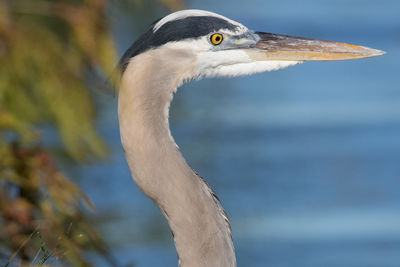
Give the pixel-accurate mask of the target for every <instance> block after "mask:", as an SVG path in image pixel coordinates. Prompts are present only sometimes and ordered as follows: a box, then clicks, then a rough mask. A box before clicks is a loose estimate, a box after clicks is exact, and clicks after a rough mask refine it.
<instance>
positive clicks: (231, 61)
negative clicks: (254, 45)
mask: <svg viewBox="0 0 400 267" xmlns="http://www.w3.org/2000/svg"><path fill="white" fill-rule="evenodd" d="M250 62H252V60H251V58H250V57H249V56H248V55H247V53H246V52H244V51H241V50H233V49H232V50H224V51H206V52H202V53H200V54H199V55H198V56H197V61H196V69H195V74H196V76H197V77H198V78H200V77H216V76H218V75H215V74H213V72H215V70H216V69H219V68H221V67H224V66H225V67H226V66H234V65H236V64H240V63H250Z"/></svg>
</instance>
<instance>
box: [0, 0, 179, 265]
mask: <svg viewBox="0 0 400 267" xmlns="http://www.w3.org/2000/svg"><path fill="white" fill-rule="evenodd" d="M120 1H122V2H129V1H132V3H133V4H134V6H135V5H138V6H140V5H141V4H143V3H141V2H142V1H140V0H124V1H123V0H120ZM114 2H117V1H114ZM160 2H161V3H163V4H164V5H166V6H168V7H169V8H171V9H177V8H182V7H183V4H182V2H181V1H180V0H160ZM107 3H108V1H107V0H0V265H6V266H7V265H8V264H9V265H10V266H15V265H18V266H26V265H37V266H44V265H47V264H51V263H52V262H54V261H63V262H66V263H68V265H71V266H90V263H89V262H87V260H86V259H85V258H84V256H83V255H84V254H83V252H84V251H85V250H87V249H90V250H92V251H95V252H97V253H98V254H100V255H102V256H103V257H104V258H105V259H106V260H107V261H108V262H109V263H110V264H111V265H115V262H114V261H113V259H112V257H111V256H110V254H109V252H108V250H107V247H106V245H105V243H104V241H103V240H102V238H101V237H100V236H99V234H98V233H97V232H96V230H95V229H93V228H92V226H91V225H90V223H89V222H88V220H87V218H86V217H85V215H84V213H83V209H82V204H83V203H86V205H87V206H91V204H90V202H89V200H88V199H87V197H86V196H85V194H84V193H83V192H82V191H81V190H80V189H79V188H78V187H77V186H76V185H75V184H74V183H72V182H71V181H70V180H69V179H68V178H67V177H66V176H65V175H64V174H63V173H61V172H60V171H59V170H58V168H57V166H56V163H55V157H54V155H53V154H52V153H50V152H49V150H48V149H49V148H47V147H45V146H44V145H43V140H42V139H43V136H42V129H44V127H46V128H49V127H50V128H53V129H55V130H56V133H57V134H58V135H59V137H60V140H61V144H62V145H61V149H60V148H59V150H61V152H62V154H64V155H67V156H68V157H69V158H70V159H72V160H73V162H75V163H76V164H79V163H80V162H87V161H88V160H93V159H103V158H105V156H106V155H107V148H106V145H105V144H104V142H103V140H102V139H101V137H100V136H99V134H98V133H97V131H96V128H95V123H94V120H95V118H96V111H95V105H94V101H93V98H92V95H91V94H90V92H89V90H88V87H89V84H88V80H89V79H88V74H89V73H103V74H104V76H108V75H109V74H110V73H112V71H113V69H114V66H115V62H116V61H117V59H116V49H115V44H114V41H113V39H112V36H111V34H110V33H109V31H108V27H107V20H106V16H105V14H106V4H107ZM153 4H154V3H153ZM153 4H151V6H152V5H153ZM110 93H111V92H110ZM56 145H59V144H56Z"/></svg>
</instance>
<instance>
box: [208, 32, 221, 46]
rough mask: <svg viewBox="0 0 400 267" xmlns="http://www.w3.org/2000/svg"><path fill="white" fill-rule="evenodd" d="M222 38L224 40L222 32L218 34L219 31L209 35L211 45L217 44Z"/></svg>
mask: <svg viewBox="0 0 400 267" xmlns="http://www.w3.org/2000/svg"><path fill="white" fill-rule="evenodd" d="M223 40H224V36H222V34H220V33H214V34H213V35H211V37H210V41H211V43H212V44H213V45H219V44H220V43H222V41H223Z"/></svg>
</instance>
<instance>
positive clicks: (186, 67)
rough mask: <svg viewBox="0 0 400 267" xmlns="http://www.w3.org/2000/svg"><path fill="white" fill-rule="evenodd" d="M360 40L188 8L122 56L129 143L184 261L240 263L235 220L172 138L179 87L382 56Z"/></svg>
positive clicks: (217, 265) (211, 266)
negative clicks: (299, 33)
mask: <svg viewBox="0 0 400 267" xmlns="http://www.w3.org/2000/svg"><path fill="white" fill-rule="evenodd" d="M382 54H383V52H382V51H379V50H375V49H371V48H367V47H361V46H356V45H350V44H344V43H337V42H330V41H320V40H313V39H307V38H299V37H290V36H285V35H278V34H271V33H263V32H255V31H251V30H248V29H247V28H246V27H245V26H243V25H242V24H240V23H237V22H235V21H233V20H230V19H228V18H226V17H223V16H221V15H218V14H215V13H212V12H207V11H202V10H183V11H178V12H175V13H172V14H170V15H168V16H166V17H164V18H163V19H161V20H158V21H156V22H155V23H153V24H152V25H151V27H150V29H149V30H148V31H147V32H146V33H144V34H143V35H142V36H141V37H140V38H139V39H138V40H137V41H136V42H135V43H134V44H133V45H132V46H131V47H130V48H129V49H128V51H126V53H125V54H124V56H123V57H122V59H121V61H120V68H121V72H122V75H121V80H120V84H119V86H120V91H119V100H118V115H119V123H120V133H121V141H122V145H123V148H124V151H125V155H126V159H127V162H128V165H129V168H130V170H131V173H132V177H133V179H134V180H135V182H136V184H137V186H138V187H139V188H140V189H141V191H142V192H143V193H144V194H145V195H147V196H148V197H149V198H150V199H152V200H153V201H154V203H155V204H156V205H157V206H158V207H159V208H160V210H161V212H162V213H163V214H164V216H165V218H166V219H167V221H168V224H169V226H170V228H171V230H172V233H173V235H174V241H175V246H176V249H177V252H178V256H179V263H180V266H184V267H188V266H196V267H197V266H199V267H200V266H201V267H203V266H207V267H226V266H236V258H235V251H234V247H233V242H232V234H231V227H230V222H229V219H228V217H227V215H226V213H225V211H224V209H223V208H222V206H221V204H220V202H219V200H218V197H217V196H216V194H215V193H214V191H213V190H212V189H211V188H210V186H209V185H208V184H207V183H206V182H205V180H203V179H202V178H201V177H200V176H199V175H198V174H197V173H196V172H195V171H193V170H192V169H191V168H190V167H189V165H188V164H187V163H186V161H185V159H184V158H183V157H182V155H181V153H180V152H179V149H178V147H177V145H176V143H175V141H174V139H173V137H172V136H171V133H170V129H169V122H168V112H169V106H170V103H171V100H172V97H173V94H174V93H175V92H176V90H177V88H178V87H179V86H180V85H181V84H182V83H184V82H187V81H190V80H193V79H200V78H202V77H222V76H224V77H226V76H239V75H247V74H253V73H257V72H265V71H271V70H277V69H281V68H285V67H288V66H292V65H295V64H299V63H302V62H303V61H306V60H345V59H355V58H364V57H373V56H378V55H382Z"/></svg>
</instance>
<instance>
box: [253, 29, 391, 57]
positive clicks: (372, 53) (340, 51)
mask: <svg viewBox="0 0 400 267" xmlns="http://www.w3.org/2000/svg"><path fill="white" fill-rule="evenodd" d="M255 34H256V36H258V38H257V39H258V40H257V42H256V43H255V44H254V45H252V47H251V48H253V49H251V51H253V52H251V51H249V52H250V53H249V55H250V56H251V57H252V58H253V59H254V60H257V61H264V60H282V61H286V60H288V61H306V60H347V59H358V58H366V57H376V56H380V55H383V54H385V52H383V51H380V50H377V49H372V48H368V47H364V46H358V45H352V44H345V43H337V42H332V41H322V40H314V39H308V38H302V37H292V36H286V35H279V34H273V33H263V32H255Z"/></svg>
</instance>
